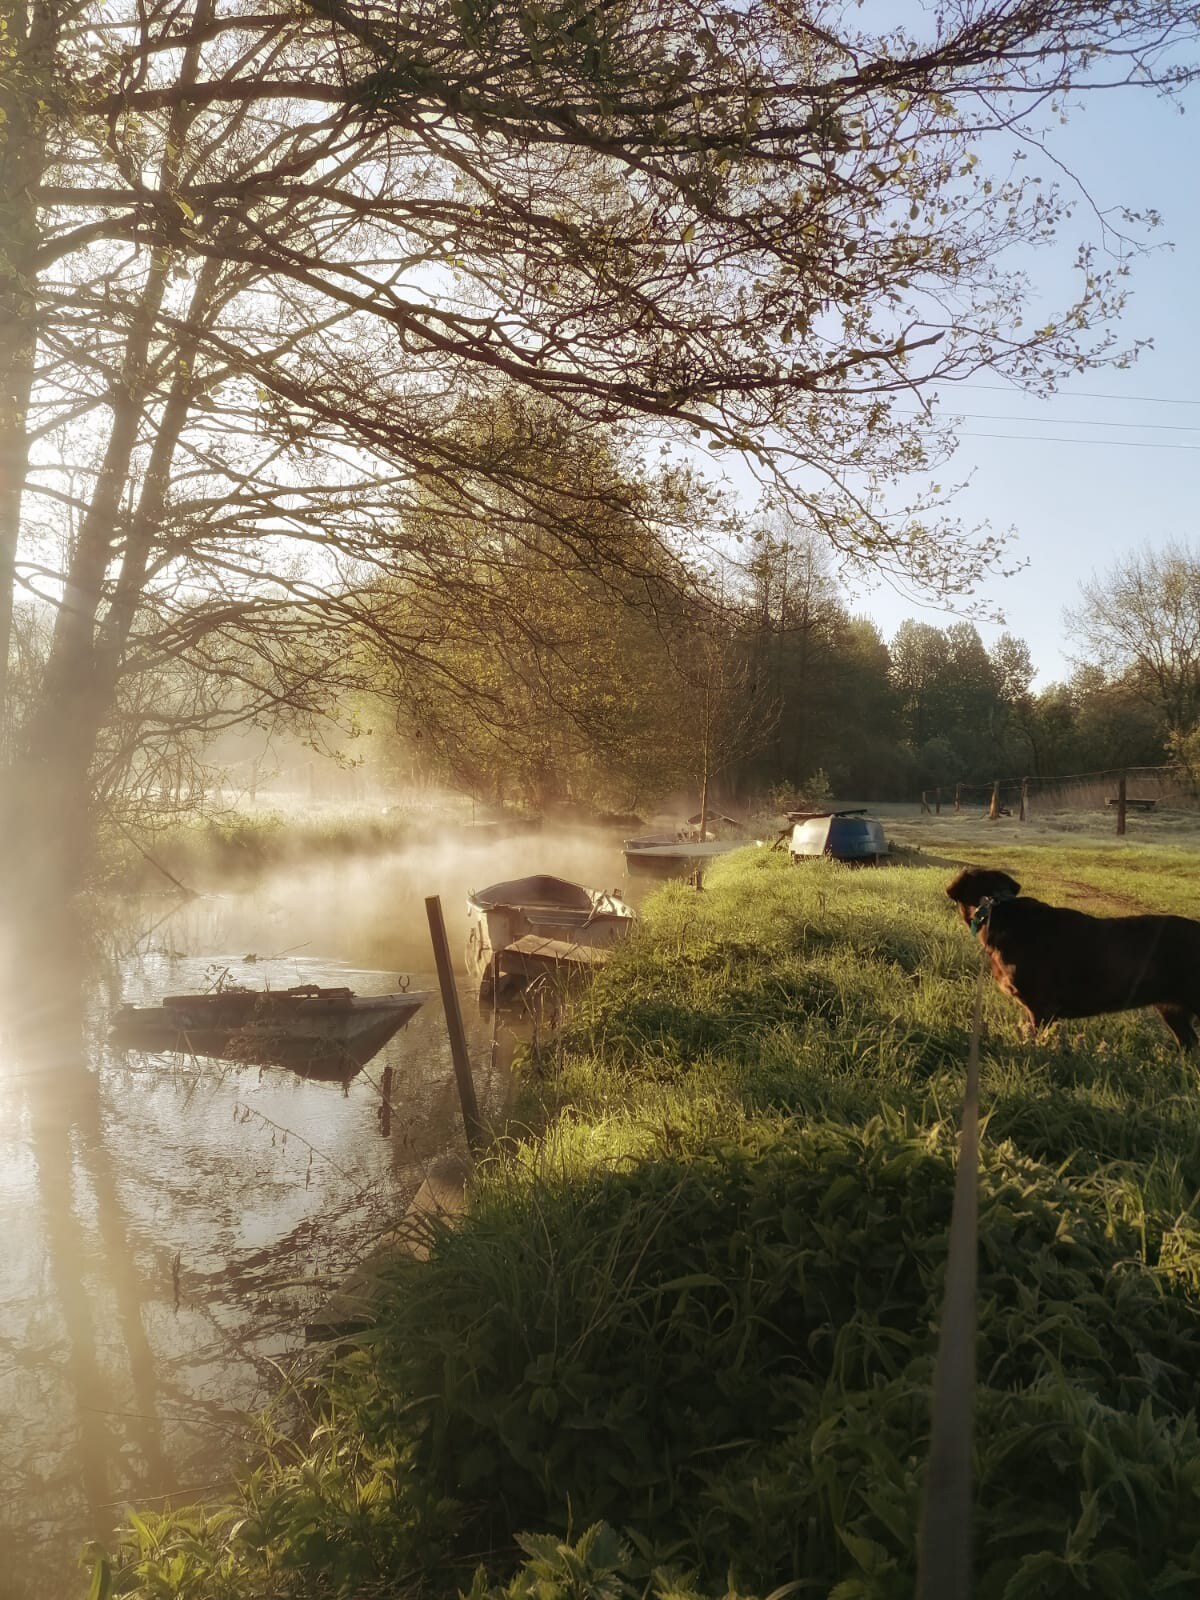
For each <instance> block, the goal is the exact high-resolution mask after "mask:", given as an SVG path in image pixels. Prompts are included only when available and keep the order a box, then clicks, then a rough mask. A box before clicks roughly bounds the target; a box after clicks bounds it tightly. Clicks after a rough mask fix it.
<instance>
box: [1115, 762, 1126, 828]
mask: <svg viewBox="0 0 1200 1600" xmlns="http://www.w3.org/2000/svg"><path fill="white" fill-rule="evenodd" d="M1124 832H1125V774H1124V773H1122V774H1121V776H1120V778H1119V779H1118V780H1117V833H1118V834H1123V833H1124Z"/></svg>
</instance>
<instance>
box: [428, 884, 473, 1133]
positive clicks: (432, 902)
mask: <svg viewBox="0 0 1200 1600" xmlns="http://www.w3.org/2000/svg"><path fill="white" fill-rule="evenodd" d="M425 914H426V916H427V917H428V918H429V934H430V937H431V938H432V940H433V959H434V961H435V962H436V963H437V975H438V985H439V987H440V988H441V991H442V1005H443V1006H444V1007H445V1011H446V1032H447V1033H448V1034H449V1036H450V1057H451V1059H452V1061H453V1062H454V1076H455V1079H456V1081H457V1083H458V1098H459V1101H460V1102H461V1104H462V1114H463V1126H464V1128H466V1130H467V1144H468V1145H469V1146H470V1148H471V1153H472V1154H475V1152H476V1151H477V1150H479V1149H480V1147H481V1146H482V1145H483V1143H484V1138H485V1133H484V1127H483V1123H482V1122H481V1121H480V1120H479V1106H478V1104H477V1103H476V1100H475V1083H474V1080H473V1079H472V1077H471V1060H470V1057H469V1056H468V1055H467V1036H466V1033H465V1032H464V1031H463V1019H462V1010H461V1008H460V1006H459V1003H458V990H457V988H456V987H455V984H454V967H453V965H452V963H451V960H450V945H449V941H448V940H447V938H446V921H445V918H444V917H443V916H442V899H441V896H440V895H436V894H433V895H429V896H428V897H427V898H426V901H425Z"/></svg>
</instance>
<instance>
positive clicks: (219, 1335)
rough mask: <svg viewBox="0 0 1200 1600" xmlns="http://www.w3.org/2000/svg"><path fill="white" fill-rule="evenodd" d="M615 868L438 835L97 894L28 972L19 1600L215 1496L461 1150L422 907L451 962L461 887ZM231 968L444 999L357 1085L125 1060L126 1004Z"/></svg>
mask: <svg viewBox="0 0 1200 1600" xmlns="http://www.w3.org/2000/svg"><path fill="white" fill-rule="evenodd" d="M622 867H623V861H622V857H621V854H620V849H619V841H618V839H617V838H616V836H615V835H612V834H610V835H606V834H603V833H600V832H597V831H590V830H589V831H583V832H577V833H574V834H572V833H567V832H562V833H546V834H541V835H530V836H526V837H520V838H513V839H508V840H489V841H488V842H486V843H480V842H477V841H474V840H472V838H471V837H470V836H469V835H467V834H466V833H465V832H460V833H453V832H449V833H445V834H443V835H442V836H441V837H440V838H438V839H435V840H432V841H425V842H422V843H421V844H420V845H414V846H412V847H409V848H407V849H405V850H403V851H399V852H396V853H393V854H389V855H387V856H385V857H381V858H357V859H354V860H350V861H338V862H333V863H331V862H328V861H324V862H321V861H317V860H315V859H310V860H308V861H307V862H299V863H297V864H296V865H295V866H293V867H292V868H290V869H289V870H287V871H283V872H276V873H274V874H273V875H272V876H271V877H269V878H267V879H265V880H263V881H262V882H260V883H258V884H256V885H255V886H253V887H252V888H249V889H247V890H246V891H245V892H242V893H230V894H213V895H206V896H203V897H201V898H197V899H193V900H169V899H167V898H165V897H146V898H143V899H137V900H117V899H113V900H108V901H103V902H100V903H98V904H94V905H92V906H91V908H90V913H89V914H90V926H89V927H88V929H87V930H86V931H85V935H84V937H83V938H82V939H80V940H79V941H78V942H75V941H74V940H73V939H72V938H71V937H69V936H67V935H66V934H64V935H63V937H62V940H61V942H60V943H59V944H58V945H56V946H54V947H53V948H52V949H50V950H49V951H43V952H42V954H41V956H40V957H39V958H38V959H37V962H36V967H35V968H34V969H33V970H31V968H30V966H29V964H28V962H26V963H23V964H21V966H20V977H19V980H18V981H17V982H16V983H15V984H12V985H10V992H9V994H8V996H7V999H6V1006H5V1013H4V1025H3V1033H2V1035H0V1038H2V1044H3V1053H2V1055H0V1109H2V1111H3V1115H2V1117H0V1230H2V1231H3V1236H4V1238H5V1243H6V1248H5V1249H4V1251H3V1252H2V1253H0V1307H2V1310H0V1409H2V1410H3V1413H4V1415H5V1417H6V1419H7V1432H6V1443H7V1445H8V1448H7V1450H6V1452H5V1456H4V1463H3V1466H2V1467H0V1548H3V1549H4V1550H5V1552H6V1553H7V1554H8V1555H9V1557H10V1560H9V1563H8V1569H7V1573H6V1577H5V1579H4V1584H7V1585H8V1587H7V1588H6V1587H4V1586H3V1585H0V1593H3V1594H4V1595H5V1596H6V1597H7V1600H17V1597H19V1600H33V1597H34V1596H37V1597H39V1600H40V1597H42V1596H45V1595H46V1594H48V1593H68V1592H70V1585H71V1584H72V1582H73V1581H74V1580H73V1579H72V1577H71V1574H72V1570H73V1566H74V1561H75V1557H76V1555H77V1552H78V1549H79V1546H80V1544H81V1542H82V1541H83V1539H84V1538H86V1537H99V1538H103V1537H104V1536H105V1535H106V1534H107V1533H108V1531H109V1530H110V1529H111V1528H112V1527H113V1525H114V1524H115V1523H116V1522H117V1521H118V1520H119V1519H120V1514H121V1509H122V1506H123V1505H124V1504H125V1503H126V1502H127V1501H133V1502H136V1503H137V1504H139V1505H145V1504H148V1503H155V1501H156V1500H158V1499H159V1498H160V1497H164V1496H170V1495H176V1496H182V1497H187V1496H190V1495H197V1494H202V1493H203V1492H204V1491H205V1490H206V1489H207V1488H210V1487H214V1486H218V1485H219V1484H220V1483H221V1482H223V1481H224V1480H225V1479H226V1478H227V1476H228V1475H229V1472H230V1468H231V1464H232V1462H233V1460H234V1459H235V1458H236V1457H237V1455H238V1454H239V1452H240V1451H241V1450H242V1448H243V1447H244V1446H245V1445H246V1444H247V1442H248V1440H249V1439H250V1437H251V1430H250V1429H249V1427H248V1426H247V1422H246V1418H245V1415H244V1413H245V1412H246V1411H248V1410H252V1409H253V1408H256V1407H258V1406H260V1405H262V1404H264V1403H265V1402H266V1401H267V1399H268V1398H269V1397H270V1396H271V1395H272V1394H273V1393H274V1392H275V1390H276V1388H277V1386H278V1370H277V1367H276V1365H275V1363H276V1362H277V1361H280V1360H285V1361H286V1360H289V1359H291V1357H292V1354H293V1353H294V1352H296V1351H297V1350H298V1349H301V1347H302V1344H303V1332H302V1328H303V1323H304V1321H305V1320H306V1317H307V1316H308V1315H309V1314H310V1313H311V1312H312V1311H313V1310H314V1309H316V1308H317V1307H318V1306H319V1305H320V1304H321V1303H322V1301H323V1300H324V1298H325V1297H326V1296H327V1294H328V1292H329V1290H330V1289H331V1288H332V1287H333V1286H334V1285H336V1284H337V1282H338V1281H339V1279H340V1278H341V1277H342V1275H343V1274H344V1273H345V1272H346V1270H347V1269H348V1267H349V1266H350V1265H351V1264H352V1263H353V1262H354V1261H355V1260H356V1259H358V1258H360V1257H361V1256H362V1255H363V1254H365V1253H366V1252H367V1251H368V1250H369V1249H370V1248H371V1245H372V1242H373V1240H374V1239H375V1237H376V1236H377V1235H378V1234H379V1233H380V1232H381V1231H383V1230H384V1229H385V1228H386V1227H387V1225H388V1224H389V1222H390V1221H393V1220H394V1219H395V1217H396V1215H397V1213H398V1211H399V1210H400V1209H402V1208H403V1206H404V1205H405V1204H406V1203H407V1200H408V1199H409V1198H410V1197H411V1196H412V1194H413V1193H414V1192H415V1190H416V1188H417V1187H418V1185H419V1183H420V1181H421V1178H422V1176H423V1174H424V1172H425V1170H426V1168H427V1166H428V1164H429V1162H430V1161H431V1160H432V1159H433V1158H434V1157H436V1156H437V1155H438V1154H439V1153H441V1152H442V1151H444V1150H446V1149H447V1148H461V1147H462V1143H463V1141H462V1132H461V1123H460V1118H459V1113H458V1107H457V1101H456V1097H455V1093H454V1088H453V1077H452V1072H451V1066H450V1061H449V1055H448V1050H447V1046H446V1043H445V1026H444V1019H443V1015H442V1007H441V1003H440V1000H439V999H438V998H437V996H436V989H437V984H436V979H435V977H434V974H433V964H432V956H431V951H430V946H429V934H428V927H427V923H426V919H425V908H424V899H425V896H426V895H429V894H440V895H441V897H442V901H443V907H444V910H445V915H446V921H447V926H448V930H449V933H450V938H451V944H452V949H453V954H454V958H455V961H456V963H457V964H458V966H459V970H460V971H461V970H462V965H461V963H462V942H463V937H464V927H465V916H464V912H465V897H466V893H467V891H468V889H472V888H481V887H483V886H484V885H486V884H488V883H490V882H494V881H496V880H498V879H502V878H507V877H513V876H519V875H522V874H525V873H528V872H534V871H548V872H554V873H558V874H559V875H561V876H564V877H569V878H573V879H575V880H576V881H578V882H582V883H586V884H589V885H590V886H592V887H597V888H609V889H611V888H614V887H618V886H619V885H621V883H622ZM632 893H633V897H634V898H635V899H636V898H637V886H636V885H635V886H633V889H632ZM26 954H27V955H28V954H29V952H28V951H27V952H26ZM248 957H254V958H255V959H253V960H247V958H248ZM14 970H16V969H14ZM226 970H227V971H228V973H229V976H230V978H232V979H233V980H235V981H238V982H242V983H246V984H248V985H250V986H253V987H258V986H262V985H270V986H271V987H272V988H278V987H285V986H287V985H290V984H294V983H299V982H320V983H338V984H348V985H349V986H350V987H352V988H353V989H355V990H356V991H357V992H359V993H362V994H371V993H381V992H385V991H388V990H392V989H394V988H395V987H396V980H397V977H403V978H405V979H407V980H408V981H409V982H410V983H411V985H412V987H413V988H417V989H429V990H432V991H435V993H434V996H433V998H431V1000H430V1001H429V1002H428V1003H427V1004H426V1006H425V1007H424V1008H423V1009H422V1010H421V1011H420V1012H419V1013H418V1014H417V1016H416V1018H415V1019H414V1021H413V1022H412V1023H411V1024H410V1025H409V1027H408V1028H407V1029H405V1030H404V1031H402V1032H401V1033H400V1034H399V1035H397V1037H396V1038H395V1039H393V1040H392V1041H391V1042H390V1043H389V1044H388V1045H387V1046H386V1047H385V1048H384V1050H383V1051H382V1052H381V1053H380V1054H379V1055H378V1056H376V1057H375V1058H374V1059H373V1060H372V1061H371V1062H370V1063H369V1064H368V1065H367V1067H366V1068H365V1069H364V1070H363V1071H362V1072H360V1073H358V1074H357V1075H356V1076H355V1077H353V1078H352V1079H351V1080H350V1081H349V1083H347V1084H346V1085H344V1086H343V1085H340V1084H338V1083H328V1082H313V1081H308V1080H305V1079H304V1078H301V1077H299V1076H297V1075H296V1074H294V1073H292V1072H289V1071H287V1070H286V1069H282V1068H258V1067H245V1066H237V1065H231V1064H229V1063H218V1062H213V1061H209V1060H197V1059H195V1058H185V1057H181V1056H174V1055H161V1054H145V1053H141V1052H136V1051H128V1050H119V1049H117V1048H115V1047H114V1045H113V1044H112V1043H111V1042H110V1040H109V1038H108V1029H109V1020H110V1017H111V1013H112V1011H113V1010H114V1009H115V1007H116V1006H117V1005H118V1004H119V1003H120V1002H121V1001H122V1000H132V1001H135V1002H144V1001H149V1000H156V999H158V998H159V997H160V996H161V995H162V994H163V993H165V992H180V991H188V990H197V989H203V988H205V987H208V986H210V985H211V982H212V980H213V977H214V975H216V974H217V973H219V972H222V971H226ZM460 992H461V993H462V995H463V1000H464V1012H465V1016H466V1022H467V1028H468V1035H469V1039H470V1043H471V1047H472V1059H473V1064H474V1066H475V1069H476V1087H477V1092H478V1095H479V1099H480V1103H481V1108H482V1109H483V1110H484V1112H485V1114H488V1113H489V1112H490V1113H491V1114H493V1115H496V1114H498V1113H499V1112H500V1110H501V1109H502V1108H503V1105H504V1103H505V1097H506V1094H507V1078H506V1075H505V1074H504V1073H503V1072H502V1071H500V1072H497V1073H495V1074H493V1073H492V1071H491V1062H490V1037H491V1018H490V1015H486V1014H483V1013H482V1012H481V1010H480V1007H479V1005H478V1002H477V997H476V996H474V995H473V994H472V993H471V992H470V986H469V984H468V982H467V979H466V977H465V974H464V975H463V977H462V980H461V984H460ZM513 1033H514V1027H513V1025H512V1023H511V1021H510V1020H506V1021H505V1025H504V1028H503V1030H502V1037H503V1038H504V1040H505V1041H506V1042H508V1043H511V1042H512V1038H513ZM386 1066H391V1067H392V1068H393V1072H394V1084H393V1089H392V1093H391V1103H392V1106H393V1108H394V1110H393V1116H392V1120H391V1131H390V1134H389V1136H387V1137H384V1136H383V1135H382V1134H381V1131H380V1123H379V1116H378V1110H379V1082H380V1076H381V1073H382V1071H383V1069H384V1068H385V1067H386ZM301 1359H311V1357H308V1358H305V1357H303V1355H302V1356H301Z"/></svg>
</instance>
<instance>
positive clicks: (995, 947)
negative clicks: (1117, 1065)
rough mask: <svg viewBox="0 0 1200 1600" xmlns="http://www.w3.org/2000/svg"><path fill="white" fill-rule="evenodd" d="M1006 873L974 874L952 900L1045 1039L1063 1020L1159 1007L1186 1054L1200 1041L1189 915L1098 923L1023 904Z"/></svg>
mask: <svg viewBox="0 0 1200 1600" xmlns="http://www.w3.org/2000/svg"><path fill="white" fill-rule="evenodd" d="M1020 892H1021V885H1020V884H1019V883H1018V882H1017V881H1016V879H1015V878H1011V877H1009V875H1008V873H1007V872H993V871H990V870H989V869H987V868H985V867H967V868H965V869H964V870H963V871H962V872H960V873H959V875H958V877H957V878H955V880H954V882H953V883H951V884H950V885H949V886H948V887H947V889H946V893H947V894H948V895H949V896H950V898H951V900H953V901H954V903H955V904H956V905H957V906H958V909H959V912H960V913H961V915H962V919H963V921H964V922H966V923H968V924H969V925H970V927H971V929H972V931H973V932H975V933H978V935H979V938H980V940H981V942H982V943H983V945H984V946H985V948H986V949H987V951H988V953H989V955H990V957H991V963H992V976H993V977H994V978H995V980H996V982H997V983H998V984H999V985H1000V987H1001V988H1002V989H1003V990H1004V992H1005V993H1006V994H1010V995H1012V997H1013V999H1014V1000H1016V1001H1018V1002H1019V1004H1020V1005H1021V1006H1023V1007H1024V1009H1025V1014H1026V1016H1027V1017H1028V1018H1029V1026H1030V1029H1031V1032H1032V1034H1033V1036H1034V1037H1035V1038H1036V1036H1037V1034H1038V1032H1039V1031H1040V1030H1041V1029H1042V1028H1044V1027H1046V1026H1047V1025H1048V1024H1050V1023H1051V1022H1055V1021H1057V1020H1058V1019H1059V1018H1060V1017H1095V1016H1099V1015H1100V1014H1101V1013H1103V1012H1107V1011H1135V1010H1137V1009H1139V1008H1140V1007H1142V1006H1153V1007H1154V1009H1155V1010H1156V1011H1157V1012H1158V1014H1159V1015H1160V1016H1161V1017H1162V1019H1163V1021H1164V1022H1165V1023H1166V1025H1167V1027H1168V1028H1170V1030H1171V1032H1172V1033H1173V1034H1174V1035H1175V1037H1176V1039H1177V1040H1178V1041H1179V1045H1180V1048H1181V1049H1184V1050H1189V1049H1191V1048H1192V1047H1193V1046H1194V1045H1196V1044H1197V1042H1200V1041H1197V1038H1196V1030H1195V1028H1194V1027H1193V1026H1192V1019H1193V1018H1194V1017H1197V1016H1200V922H1194V921H1193V920H1192V918H1191V917H1170V916H1156V915H1152V914H1151V915H1146V916H1138V917H1093V916H1089V915H1088V913H1087V912H1085V911H1071V910H1068V909H1067V908H1066V907H1064V906H1048V905H1046V904H1045V903H1044V902H1043V901H1041V900H1029V899H1019V898H1018V896H1019V895H1020Z"/></svg>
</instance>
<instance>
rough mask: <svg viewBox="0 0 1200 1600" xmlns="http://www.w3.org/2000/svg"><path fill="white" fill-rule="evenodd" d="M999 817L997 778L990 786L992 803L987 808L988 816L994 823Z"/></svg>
mask: <svg viewBox="0 0 1200 1600" xmlns="http://www.w3.org/2000/svg"><path fill="white" fill-rule="evenodd" d="M999 815H1000V779H999V778H997V779H996V781H995V783H993V785H992V803H991V805H990V806H989V807H988V816H989V818H990V819H991V820H992V821H993V822H995V821H996V820H997V818H998V817H999Z"/></svg>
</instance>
